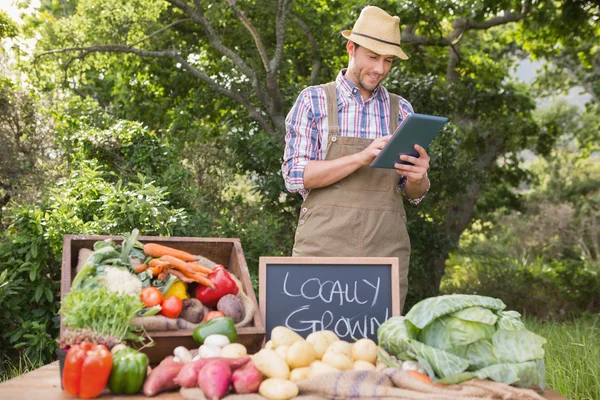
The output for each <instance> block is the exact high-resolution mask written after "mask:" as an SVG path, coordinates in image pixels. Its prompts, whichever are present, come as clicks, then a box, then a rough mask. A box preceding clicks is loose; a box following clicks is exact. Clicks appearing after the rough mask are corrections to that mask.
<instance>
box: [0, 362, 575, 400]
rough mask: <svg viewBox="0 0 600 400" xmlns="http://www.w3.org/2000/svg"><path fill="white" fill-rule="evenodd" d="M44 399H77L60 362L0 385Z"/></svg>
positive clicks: (169, 397) (172, 397)
mask: <svg viewBox="0 0 600 400" xmlns="http://www.w3.org/2000/svg"><path fill="white" fill-rule="evenodd" d="M542 396H543V397H544V398H545V399H548V400H569V399H568V398H566V397H564V396H562V395H561V394H559V393H556V392H555V391H553V390H551V389H546V390H544V393H542ZM35 398H39V399H44V400H68V399H69V400H72V399H74V398H75V397H73V396H70V395H68V394H67V393H66V392H64V391H63V390H62V389H61V387H60V373H59V366H58V361H55V362H53V363H50V364H48V365H45V366H43V367H41V368H38V369H36V370H34V371H31V372H28V373H26V374H23V375H21V376H18V377H16V378H13V379H11V380H9V381H6V382H3V383H0V400H4V399H7V400H8V399H35ZM99 398H101V399H115V400H119V399H129V400H142V399H148V398H147V397H145V396H144V395H141V394H140V395H137V396H115V395H113V394H112V393H110V392H109V391H108V390H105V391H104V392H103V393H102V394H101V395H100V397H99ZM155 398H158V399H163V400H181V399H183V397H182V396H181V395H180V394H179V392H169V393H161V394H159V395H158V396H155Z"/></svg>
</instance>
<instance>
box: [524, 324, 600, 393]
mask: <svg viewBox="0 0 600 400" xmlns="http://www.w3.org/2000/svg"><path fill="white" fill-rule="evenodd" d="M524 322H525V325H526V326H527V328H528V329H530V330H531V331H533V332H535V333H537V334H538V335H541V336H543V337H545V338H546V339H547V340H548V342H547V343H546V345H544V350H545V352H546V357H545V358H546V383H547V384H548V386H549V387H551V388H552V389H553V390H555V391H557V392H558V393H560V394H562V395H563V396H566V397H567V398H569V399H578V400H579V399H581V400H593V399H597V398H598V397H600V381H599V380H598V376H597V371H599V370H600V318H599V317H598V315H587V316H583V317H580V318H578V319H575V320H573V321H568V322H562V323H558V322H556V321H547V322H543V321H539V320H535V319H532V318H524Z"/></svg>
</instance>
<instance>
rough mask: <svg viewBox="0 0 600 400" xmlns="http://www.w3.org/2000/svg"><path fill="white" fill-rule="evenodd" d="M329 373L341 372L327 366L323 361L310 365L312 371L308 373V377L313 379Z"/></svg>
mask: <svg viewBox="0 0 600 400" xmlns="http://www.w3.org/2000/svg"><path fill="white" fill-rule="evenodd" d="M328 372H340V370H339V369H337V368H335V367H332V366H331V365H329V364H325V363H324V362H322V361H313V362H312V363H311V364H310V370H309V371H308V377H309V378H312V377H315V376H321V375H323V374H326V373H328Z"/></svg>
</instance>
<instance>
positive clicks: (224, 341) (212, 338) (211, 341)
mask: <svg viewBox="0 0 600 400" xmlns="http://www.w3.org/2000/svg"><path fill="white" fill-rule="evenodd" d="M229 343H231V342H230V341H229V338H228V337H227V336H225V335H219V334H214V335H209V336H207V337H206V339H204V344H207V345H209V346H215V347H219V348H223V347H225V346H227V345H228V344H229Z"/></svg>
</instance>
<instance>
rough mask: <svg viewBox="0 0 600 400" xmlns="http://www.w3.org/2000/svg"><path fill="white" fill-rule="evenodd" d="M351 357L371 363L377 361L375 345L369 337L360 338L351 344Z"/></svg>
mask: <svg viewBox="0 0 600 400" xmlns="http://www.w3.org/2000/svg"><path fill="white" fill-rule="evenodd" d="M352 359H353V360H354V361H357V360H362V361H366V362H368V363H371V364H373V365H374V364H375V362H376V361H377V345H376V344H375V342H374V341H372V340H371V339H367V338H364V339H360V340H357V341H356V342H355V343H354V344H353V345H352Z"/></svg>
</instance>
